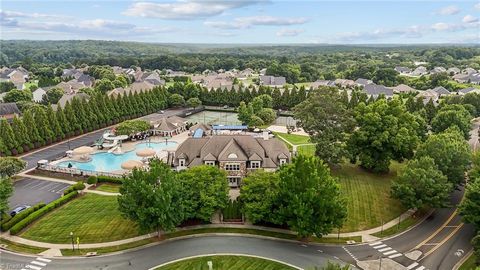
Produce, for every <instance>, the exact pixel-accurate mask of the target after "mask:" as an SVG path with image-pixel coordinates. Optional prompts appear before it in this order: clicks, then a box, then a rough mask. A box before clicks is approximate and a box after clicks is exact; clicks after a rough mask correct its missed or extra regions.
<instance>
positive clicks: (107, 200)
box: [21, 194, 139, 245]
mask: <svg viewBox="0 0 480 270" xmlns="http://www.w3.org/2000/svg"><path fill="white" fill-rule="evenodd" d="M70 232H73V233H74V235H75V236H74V237H75V239H76V237H77V236H78V237H80V245H81V244H82V243H84V244H85V243H99V242H109V241H115V240H120V239H125V238H130V237H135V236H138V235H139V230H138V228H137V226H136V224H135V223H134V222H132V221H129V220H127V219H125V218H123V217H122V216H121V213H120V211H119V210H118V203H117V197H116V196H102V195H97V194H86V195H84V196H82V197H79V198H78V199H75V200H73V201H71V202H69V203H67V204H66V205H64V206H62V207H60V208H59V209H57V210H55V211H53V212H51V213H49V214H48V215H46V216H44V217H42V218H41V219H40V220H39V221H37V222H35V223H34V224H32V225H31V226H30V227H29V228H27V230H26V231H25V232H23V233H22V234H21V236H22V237H24V238H27V239H31V240H36V241H41V242H49V243H70V242H71V238H70Z"/></svg>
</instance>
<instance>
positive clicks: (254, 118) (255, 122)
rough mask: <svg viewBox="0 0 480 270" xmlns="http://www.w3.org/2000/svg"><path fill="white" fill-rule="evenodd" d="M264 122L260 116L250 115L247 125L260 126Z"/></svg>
mask: <svg viewBox="0 0 480 270" xmlns="http://www.w3.org/2000/svg"><path fill="white" fill-rule="evenodd" d="M264 124H265V122H263V120H262V118H260V117H258V116H256V115H252V117H250V121H249V122H248V126H250V127H258V126H262V125H264Z"/></svg>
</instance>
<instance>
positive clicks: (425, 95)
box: [416, 89, 440, 104]
mask: <svg viewBox="0 0 480 270" xmlns="http://www.w3.org/2000/svg"><path fill="white" fill-rule="evenodd" d="M439 97H440V95H439V94H438V93H437V92H435V91H433V90H432V89H429V90H425V91H420V93H418V94H417V95H416V98H417V99H418V98H421V99H423V103H424V104H427V103H428V102H429V101H430V100H432V101H433V102H434V103H437V102H438V99H439Z"/></svg>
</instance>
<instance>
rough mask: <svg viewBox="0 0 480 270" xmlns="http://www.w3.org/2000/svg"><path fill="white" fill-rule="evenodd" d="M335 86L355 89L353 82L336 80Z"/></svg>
mask: <svg viewBox="0 0 480 270" xmlns="http://www.w3.org/2000/svg"><path fill="white" fill-rule="evenodd" d="M334 82H335V85H340V87H342V88H353V87H355V85H356V84H355V82H354V81H353V80H347V79H336V80H335V81H334Z"/></svg>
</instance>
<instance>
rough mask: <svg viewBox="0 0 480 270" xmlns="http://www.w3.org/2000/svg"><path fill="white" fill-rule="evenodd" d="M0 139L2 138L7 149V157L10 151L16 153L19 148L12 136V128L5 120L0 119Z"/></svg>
mask: <svg viewBox="0 0 480 270" xmlns="http://www.w3.org/2000/svg"><path fill="white" fill-rule="evenodd" d="M0 138H2V141H3V143H4V144H5V146H6V148H7V155H10V154H11V153H9V152H10V151H16V149H17V148H18V147H19V146H20V144H19V143H18V141H17V138H16V137H15V136H14V133H13V130H12V127H11V126H10V124H9V123H8V122H7V119H5V118H3V117H2V118H0Z"/></svg>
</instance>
